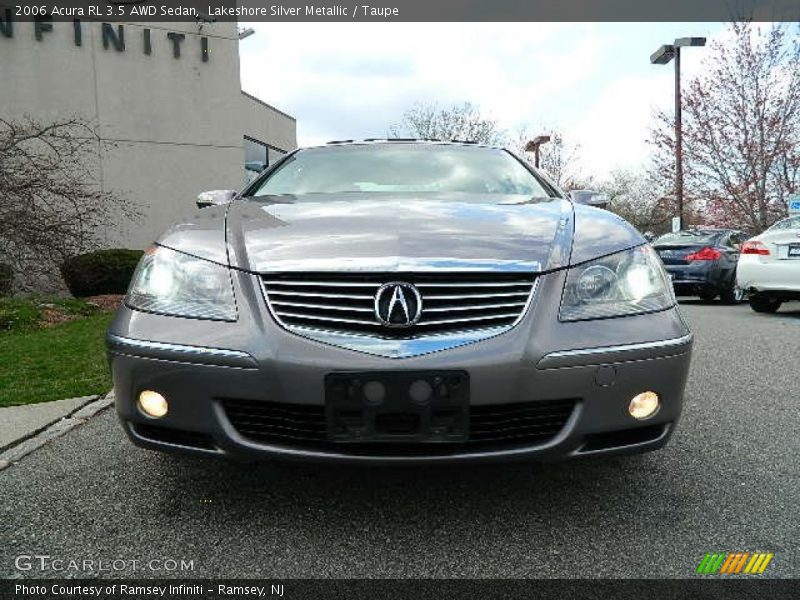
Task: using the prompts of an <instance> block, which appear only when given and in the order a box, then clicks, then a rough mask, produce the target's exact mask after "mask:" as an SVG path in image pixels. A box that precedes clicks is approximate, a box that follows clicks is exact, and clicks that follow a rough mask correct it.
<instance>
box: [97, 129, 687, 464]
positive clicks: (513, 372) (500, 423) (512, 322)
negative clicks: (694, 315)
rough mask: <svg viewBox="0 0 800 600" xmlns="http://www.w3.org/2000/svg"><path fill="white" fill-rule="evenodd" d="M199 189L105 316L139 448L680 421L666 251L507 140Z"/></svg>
mask: <svg viewBox="0 0 800 600" xmlns="http://www.w3.org/2000/svg"><path fill="white" fill-rule="evenodd" d="M198 204H202V205H206V207H205V208H203V209H202V210H199V211H197V212H196V213H195V214H194V215H193V216H191V217H190V218H188V219H186V220H184V221H182V222H180V223H177V224H176V225H174V226H173V227H172V228H171V229H169V230H168V231H167V232H166V233H165V234H164V235H163V236H162V237H161V238H160V239H159V240H158V241H157V242H156V243H155V244H154V245H153V246H152V247H151V248H149V249H148V250H147V251H146V253H145V256H144V258H143V259H142V261H141V263H140V265H139V267H138V269H137V271H136V273H135V275H134V278H133V281H132V283H131V286H130V289H129V292H128V294H127V296H126V298H125V303H124V306H123V307H122V308H121V309H120V310H119V312H118V313H117V315H116V318H115V320H114V322H113V324H112V325H111V327H110V329H109V332H108V337H107V344H108V352H109V358H110V363H111V369H112V372H113V378H114V387H115V390H116V407H117V411H118V413H119V417H120V419H121V422H122V425H123V427H124V428H125V431H126V432H127V433H128V435H129V436H130V438H131V440H133V442H134V443H136V444H138V445H140V446H144V447H147V448H153V449H156V450H164V451H175V452H189V453H195V454H202V455H217V456H225V457H229V458H237V459H244V460H253V459H259V458H287V459H302V460H314V461H351V462H362V463H375V462H386V463H407V462H413V461H416V462H442V461H487V460H497V459H505V460H509V459H541V460H549V459H558V458H564V457H573V456H584V455H596V454H618V453H635V452H644V451H648V450H653V449H656V448H659V447H661V446H663V445H664V444H665V443H666V442H667V440H668V439H669V437H670V435H671V434H672V431H673V429H674V427H675V424H676V422H677V420H678V417H679V415H680V412H681V404H682V398H683V392H684V386H685V383H686V376H687V372H688V369H689V362H690V357H691V348H692V334H691V333H690V331H689V329H688V327H687V325H686V323H685V322H684V320H683V318H682V317H681V313H680V311H679V310H678V308H677V307H676V304H675V298H674V296H673V293H672V286H671V284H670V282H669V279H668V278H667V276H666V275H665V272H664V269H663V267H662V264H661V262H660V260H659V258H658V257H657V256H656V254H655V253H654V251H653V250H652V249H651V247H650V246H649V245H648V244H647V243H646V242H645V240H644V238H642V236H641V235H640V234H639V233H638V232H637V231H636V230H634V228H633V227H631V226H630V225H629V224H628V223H627V222H625V221H624V220H622V219H620V218H619V217H617V216H615V215H613V214H612V213H610V212H607V211H605V210H601V209H598V208H594V207H592V206H588V205H586V204H582V203H579V202H574V201H572V200H571V199H570V198H569V197H568V196H566V195H565V194H564V193H563V192H562V191H561V190H559V189H558V188H557V187H556V186H555V185H553V184H552V183H551V182H550V181H549V180H548V179H547V178H546V177H545V176H543V175H542V174H540V173H539V172H537V171H536V170H535V169H532V168H531V167H529V166H528V165H527V164H526V163H525V162H523V161H521V160H520V159H518V158H517V157H515V156H514V155H513V154H511V153H509V152H508V151H506V150H503V149H499V148H492V147H487V146H482V145H478V144H470V143H458V142H452V143H446V142H436V141H414V140H384V141H365V142H344V143H332V144H328V145H325V146H320V147H314V148H308V149H303V150H298V151H295V152H293V153H292V154H289V155H288V156H286V157H285V158H284V159H282V160H281V161H280V162H278V163H276V164H275V165H274V166H272V167H271V168H269V169H268V170H266V171H265V172H264V173H262V174H261V175H260V176H259V177H258V178H257V179H256V180H255V181H253V182H252V183H251V184H250V185H249V186H248V187H246V188H245V189H244V190H243V191H242V192H240V193H238V194H236V193H234V192H222V191H216V192H207V193H205V194H201V197H200V202H199V203H198Z"/></svg>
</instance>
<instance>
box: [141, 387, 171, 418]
mask: <svg viewBox="0 0 800 600" xmlns="http://www.w3.org/2000/svg"><path fill="white" fill-rule="evenodd" d="M139 410H141V411H142V412H143V413H144V414H146V415H147V416H148V417H154V418H156V419H159V418H161V417H163V416H164V415H165V414H167V399H166V398H164V396H162V395H161V394H159V393H158V392H153V391H151V390H145V391H144V392H142V393H141V394H139Z"/></svg>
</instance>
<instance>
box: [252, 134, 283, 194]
mask: <svg viewBox="0 0 800 600" xmlns="http://www.w3.org/2000/svg"><path fill="white" fill-rule="evenodd" d="M285 154H286V152H284V151H283V150H279V149H278V148H275V147H274V146H270V145H269V144H265V143H264V142H259V141H258V140H256V139H253V138H250V137H247V136H245V138H244V171H245V178H246V180H247V182H248V183H249V182H251V181H253V179H255V178H256V177H257V176H258V174H259V173H261V171H263V170H264V169H266V168H267V167H268V166H270V165H271V164H273V163H275V162H277V161H278V160H280V158H281V157H282V156H284V155H285Z"/></svg>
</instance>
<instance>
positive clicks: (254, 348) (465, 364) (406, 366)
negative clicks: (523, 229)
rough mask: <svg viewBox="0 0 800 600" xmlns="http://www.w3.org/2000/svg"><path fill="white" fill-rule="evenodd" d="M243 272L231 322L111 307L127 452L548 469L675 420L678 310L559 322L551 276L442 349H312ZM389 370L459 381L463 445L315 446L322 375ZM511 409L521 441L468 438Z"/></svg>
mask: <svg viewBox="0 0 800 600" xmlns="http://www.w3.org/2000/svg"><path fill="white" fill-rule="evenodd" d="M249 277H250V276H248V275H247V274H244V273H239V274H238V278H239V279H238V280H237V282H236V284H235V285H236V293H237V299H238V300H239V302H240V310H239V315H240V318H239V321H238V322H237V323H211V322H204V321H197V320H192V319H179V318H173V317H165V316H159V315H152V314H146V313H140V312H137V311H133V310H130V309H128V308H125V307H123V308H122V309H121V310H120V311H119V313H118V314H117V318H116V319H115V321H114V323H113V324H112V326H111V328H110V331H109V336H108V350H109V359H110V364H111V369H112V375H113V379H114V387H115V391H116V408H117V412H118V414H119V417H120V419H121V421H122V423H123V425H124V427H125V430H126V432H127V433H128V435H129V436H130V438H131V439H132V440H133V441H134V443H136V444H137V445H140V446H144V447H147V448H152V449H157V450H164V451H172V452H188V453H195V454H205V455H215V456H225V457H229V458H234V459H244V460H252V459H260V458H285V459H301V460H303V459H305V460H314V461H334V462H343V461H345V462H360V463H378V462H381V463H408V462H443V461H491V460H498V459H503V460H512V459H540V460H554V459H559V458H565V457H570V456H579V455H590V454H621V453H635V452H644V451H648V450H653V449H656V448H659V447H661V446H663V445H664V444H665V443H666V442H667V440H668V439H669V437H670V435H671V434H672V431H673V428H674V425H675V423H676V422H677V420H678V418H679V416H680V412H681V405H682V399H683V391H684V387H685V383H686V377H687V374H688V370H689V362H690V357H691V348H692V338H691V334H690V332H689V331H688V328H687V327H686V325H685V323H684V321H683V319H682V318H681V316H680V313H679V311H678V309H677V308H673V309H669V310H666V311H661V312H658V313H652V314H648V315H638V316H633V317H624V318H619V319H605V320H600V321H587V322H572V323H560V322H559V321H558V318H557V311H558V305H559V300H560V293H561V290H562V289H563V278H564V275H563V273H555V274H551V275H547V276H543V277H542V281H541V285H540V287H539V289H538V290H537V296H536V298H535V300H534V302H533V303H532V305H531V307H530V309H529V310H528V312H527V314H526V315H525V317H524V318H523V320H522V321H521V322H520V323H519V324H518V325H517V326H516V327H514V328H513V329H512V330H510V331H508V332H506V333H504V334H502V335H499V336H497V337H494V338H490V339H486V340H483V341H480V342H476V343H471V344H469V345H465V346H461V347H457V348H452V349H449V350H444V351H439V352H434V353H430V354H425V355H421V356H415V357H409V358H403V359H392V358H386V357H381V356H373V355H369V354H365V353H361V352H356V351H353V350H348V349H344V348H339V347H334V346H329V345H325V344H322V343H319V342H315V341H313V340H309V339H306V338H302V337H300V336H298V335H294V334H291V333H289V332H287V331H285V330H283V329H281V328H280V327H278V326H277V325H276V324H275V323H274V321H272V320H271V319H270V318H269V315H268V313H267V311H266V307H265V306H264V304H263V297H262V296H260V294H259V292H258V290H257V286H256V283H257V282H253V281H250V280H249V279H248V278H249ZM187 340H191V341H192V343H191V344H187V343H185V342H186V341H187ZM390 370H391V371H398V370H407V371H419V372H424V371H447V370H458V371H463V372H466V373H467V374H468V377H469V388H470V397H469V413H470V414H469V418H470V436H469V438H468V441H467V443H460V444H438V443H419V444H416V445H414V446H413V447H408V446H407V445H406V446H400V445H395V444H394V443H382V444H371V445H359V444H337V443H335V442H330V441H328V440H327V437H326V435H325V429H324V427H325V423H324V414H325V387H324V382H325V377H326V375H328V374H330V373H332V372H339V371H349V372H361V373H371V372H381V371H384V372H385V371H390ZM143 390H155V391H158V392H159V393H161V394H162V395H164V396H165V397H166V398H167V399H168V401H169V412H168V414H167V415H166V416H164V417H163V418H161V419H152V418H149V417H147V416H145V415H144V414H143V413H142V412H141V411H140V410H139V409H138V408H137V406H136V398H137V397H138V394H139V393H140V392H141V391H143ZM646 390H651V391H654V392H656V393H657V394H659V396H660V397H661V401H662V403H661V407H660V409H659V410H658V412H657V413H656V414H655V415H654V416H652V417H651V418H650V419H647V420H645V421H637V420H635V419H633V418H632V417H631V416H630V415H629V414H628V411H627V406H628V403H629V401H630V399H631V398H632V397H633V396H635V395H636V394H638V393H640V392H643V391H646ZM237 411H238V412H237ZM243 411H244V412H243ZM269 411H273V412H269ZM275 411H277V412H275ZM520 411H522V413H524V414H523V417H522V418H524V419H525V420H526V423H527V425H526V428H525V431H526V432H527V433H529V434H531V435H525V436H522V437H514V436H508V438H507V439H498V440H495V441H493V442H492V443H488V444H486V443H482V444H472V443H470V440H471V438H472V437H475V436H473V433H474V428H475V427H476V422H477V420H479V419H482V420H481V421H480V425H481V427H485V426H486V424H487V423H489V422H493V421H494V420H496V418H497V417H496V415H498V414H502V415H504V416H503V417H502V418H504V419H512V418H513V419H516V420H515V422H514V423H513V427H512V429H513V428H517V427H518V421H519V419H520ZM550 411H552V413H551V412H550ZM243 414H244V416H245V417H246V418H247V417H249V418H251V419H252V422H255V423H256V424H258V423H262V424H263V423H264V422H270V423H273V424H274V423H275V419H276V418H279V417H280V418H284V417H286V416H287V414H288V415H289V416H290V417H291V419H294V420H290V422H287V423H280V424H279V425H277V426H278V427H281V428H282V429H281V432H282V435H280V436H278V437H276V436H274V435H264V428H263V427H262V428H261V429H258V427H256V428H255V429H254V427H253V426H252V422H250V423H245V422H243V421H242V415H243ZM548 415H551V416H552V418H550V419H549V420H548V418H549V417H548ZM543 418H545V420H542V419H543ZM321 419H322V420H321ZM536 419H538V420H536ZM559 419H560V420H559ZM545 423H546V424H545ZM259 427H261V426H260V425H259ZM539 428H547V432H548V434H547V435H540V434H541V433H542V431H543V430H542V431H540V430H539ZM275 431H276V430H275V427H272V428H271V429H269V432H271V433H272V434H274V433H275ZM269 432H267V433H269ZM537 432H538V433H537ZM534 433H536V435H534ZM495 437H502V436H495Z"/></svg>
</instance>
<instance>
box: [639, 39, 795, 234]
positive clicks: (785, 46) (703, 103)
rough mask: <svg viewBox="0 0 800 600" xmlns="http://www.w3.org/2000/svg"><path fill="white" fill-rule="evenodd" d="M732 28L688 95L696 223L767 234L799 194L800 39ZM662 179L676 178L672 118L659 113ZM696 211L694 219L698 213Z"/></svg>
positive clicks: (688, 165)
mask: <svg viewBox="0 0 800 600" xmlns="http://www.w3.org/2000/svg"><path fill="white" fill-rule="evenodd" d="M789 27H790V26H788V25H785V24H779V25H774V26H772V27H771V28H770V29H768V30H762V29H760V28H759V27H758V26H756V25H753V24H752V23H732V24H731V25H730V33H731V35H732V38H733V41H732V42H728V43H723V42H717V43H715V44H713V45H712V46H711V48H710V49H711V56H710V57H709V58H708V59H707V60H706V61H705V63H704V69H703V72H702V73H701V74H700V75H699V76H698V77H696V78H695V79H694V80H693V81H692V82H691V83H690V85H689V86H688V90H687V91H686V92H685V93H684V96H683V102H684V113H683V123H684V124H683V137H684V161H685V189H686V197H687V203H688V205H689V207H690V220H689V221H690V222H691V219H695V220H696V221H699V222H704V223H707V224H714V225H720V226H723V225H730V226H736V227H743V228H745V229H749V230H751V231H761V230H763V229H764V228H766V227H768V226H769V225H770V224H772V223H773V222H774V221H775V220H776V219H778V218H780V217H781V216H783V215H784V214H785V213H786V200H787V198H788V197H789V196H790V195H793V194H795V193H797V191H798V189H799V187H800V35H798V31H800V30H798V29H789ZM652 142H653V144H654V146H655V150H656V152H655V157H654V158H655V166H656V172H657V173H659V174H660V175H661V177H662V178H665V179H671V178H673V177H674V164H673V160H672V157H673V155H674V142H675V139H674V132H673V130H672V115H671V114H666V113H663V112H660V113H657V115H656V124H655V126H654V128H653V132H652ZM692 211H693V214H691V212H692Z"/></svg>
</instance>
